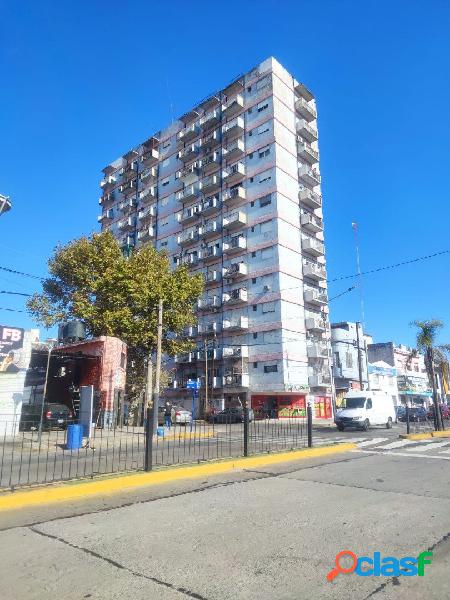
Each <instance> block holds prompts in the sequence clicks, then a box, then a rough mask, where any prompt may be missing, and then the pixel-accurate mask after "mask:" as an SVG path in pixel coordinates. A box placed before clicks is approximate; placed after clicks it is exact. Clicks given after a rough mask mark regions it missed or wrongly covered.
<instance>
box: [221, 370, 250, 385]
mask: <svg viewBox="0 0 450 600" xmlns="http://www.w3.org/2000/svg"><path fill="white" fill-rule="evenodd" d="M249 385H250V378H249V375H248V373H239V374H236V375H225V376H224V378H223V387H224V388H243V387H244V388H248V387H249Z"/></svg>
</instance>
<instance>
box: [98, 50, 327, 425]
mask: <svg viewBox="0 0 450 600" xmlns="http://www.w3.org/2000/svg"><path fill="white" fill-rule="evenodd" d="M316 118H317V112H316V105H315V100H314V96H313V95H312V93H311V92H310V91H309V90H308V89H307V88H306V87H305V86H304V85H303V84H302V83H299V82H298V81H296V80H295V78H294V77H293V76H292V75H290V74H289V73H288V72H287V71H286V70H285V69H284V68H283V67H282V66H281V65H280V64H279V63H278V62H277V61H276V60H275V59H273V58H269V59H267V60H265V61H264V62H262V63H261V64H260V65H258V66H257V67H256V68H254V69H252V70H251V71H250V72H248V73H246V74H245V75H243V76H241V77H239V78H238V79H236V80H235V81H233V82H232V83H230V84H229V85H228V86H227V87H225V88H224V89H222V90H220V91H218V92H217V93H215V94H213V95H211V96H210V97H208V98H206V99H205V100H203V101H202V102H200V103H199V104H198V105H197V106H195V107H194V108H192V110H189V111H188V112H186V114H184V115H183V116H181V117H180V118H179V120H177V121H176V122H175V123H173V124H172V125H170V126H169V127H167V128H166V129H164V130H162V131H160V132H158V133H156V134H155V135H153V136H152V137H150V138H148V139H147V140H146V141H144V142H143V143H142V144H141V145H139V146H138V147H136V148H133V149H132V150H130V151H129V152H127V153H126V154H124V155H123V156H121V157H120V158H119V159H117V160H116V161H114V162H113V163H111V164H110V165H108V166H107V167H106V168H105V169H104V170H103V173H104V178H103V181H102V182H101V187H102V191H103V193H102V196H101V198H100V204H101V207H102V214H101V216H100V217H99V221H100V223H101V226H102V229H110V230H111V231H112V232H113V233H114V235H115V236H117V238H118V240H119V241H120V244H121V245H122V247H123V249H124V251H125V252H129V251H130V250H131V249H132V248H133V247H136V246H139V244H142V243H145V242H152V243H153V244H154V245H155V246H156V248H158V249H160V250H165V251H166V252H167V253H168V255H169V256H170V260H171V261H172V263H173V265H178V264H180V263H184V264H187V265H189V266H190V268H191V269H192V272H201V273H203V274H204V277H205V294H204V297H203V298H202V299H201V300H200V302H199V305H198V324H197V325H196V326H195V327H191V328H189V329H188V330H187V331H186V332H185V333H186V335H188V336H190V337H191V338H192V340H193V341H194V342H195V350H193V351H192V352H189V353H186V354H184V355H178V356H177V357H176V358H175V361H174V368H175V373H176V374H175V375H174V378H173V382H172V384H171V389H170V390H167V391H166V394H167V395H168V396H169V397H172V398H174V399H175V398H176V399H177V402H178V403H180V402H182V403H183V404H184V405H185V406H189V403H190V398H191V394H190V391H189V390H187V389H186V383H187V380H188V379H192V378H201V381H202V383H203V391H202V392H201V396H200V397H201V399H202V396H203V399H204V395H205V387H204V383H205V374H206V369H207V372H208V378H207V380H208V396H209V398H208V401H209V403H210V404H211V403H213V404H214V406H215V407H216V408H220V407H223V406H226V405H236V404H239V403H240V402H242V401H243V400H244V398H246V399H247V400H248V401H251V404H252V406H253V407H254V409H255V410H259V411H267V410H270V411H271V412H272V414H273V411H274V410H277V411H278V415H279V416H280V417H282V416H286V415H288V414H300V413H302V414H303V411H304V404H305V399H306V398H307V396H308V395H309V396H310V398H311V399H312V400H314V406H315V408H316V414H317V415H321V416H324V415H325V414H326V415H327V416H331V415H330V406H331V387H330V386H331V379H330V342H329V323H328V306H327V287H326V270H325V252H324V235H323V219H322V196H321V188H320V181H321V177H320V173H319V151H318V133H317V122H316Z"/></svg>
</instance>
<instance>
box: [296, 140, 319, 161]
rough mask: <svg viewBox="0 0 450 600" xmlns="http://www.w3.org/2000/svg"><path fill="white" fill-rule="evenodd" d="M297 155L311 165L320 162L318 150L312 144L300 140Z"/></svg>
mask: <svg viewBox="0 0 450 600" xmlns="http://www.w3.org/2000/svg"><path fill="white" fill-rule="evenodd" d="M297 155H298V157H299V158H301V159H302V160H304V161H305V162H307V163H308V164H310V165H314V164H315V163H317V162H319V152H318V150H314V148H313V147H312V146H311V145H310V144H308V143H306V142H302V141H300V140H299V141H298V142H297Z"/></svg>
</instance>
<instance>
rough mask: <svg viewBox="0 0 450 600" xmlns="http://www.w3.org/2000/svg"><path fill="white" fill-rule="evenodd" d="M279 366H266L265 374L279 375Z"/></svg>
mask: <svg viewBox="0 0 450 600" xmlns="http://www.w3.org/2000/svg"><path fill="white" fill-rule="evenodd" d="M277 372H278V365H264V373H277Z"/></svg>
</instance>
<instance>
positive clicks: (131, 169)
mask: <svg viewBox="0 0 450 600" xmlns="http://www.w3.org/2000/svg"><path fill="white" fill-rule="evenodd" d="M136 171H137V165H136V163H135V162H134V161H133V162H132V163H130V164H129V165H127V166H126V167H124V168H123V169H122V177H123V181H126V180H128V179H134V178H135V177H136Z"/></svg>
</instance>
